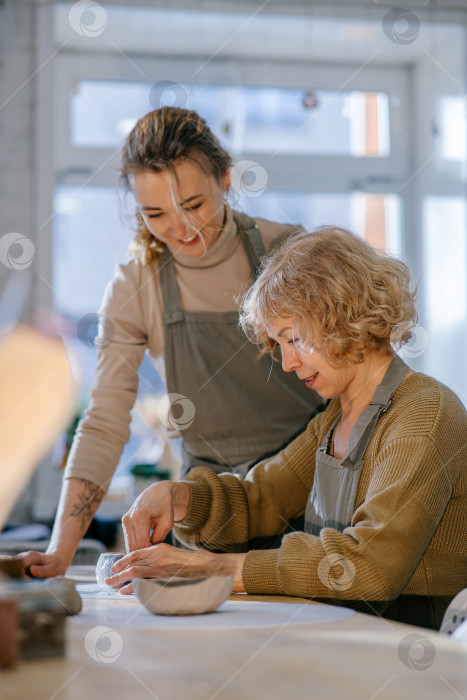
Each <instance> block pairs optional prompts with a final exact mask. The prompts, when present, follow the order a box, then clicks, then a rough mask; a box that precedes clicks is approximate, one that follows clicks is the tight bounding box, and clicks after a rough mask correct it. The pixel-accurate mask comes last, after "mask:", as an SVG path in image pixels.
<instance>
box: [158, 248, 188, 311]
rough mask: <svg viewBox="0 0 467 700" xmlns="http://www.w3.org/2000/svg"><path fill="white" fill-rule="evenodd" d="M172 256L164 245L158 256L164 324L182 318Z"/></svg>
mask: <svg viewBox="0 0 467 700" xmlns="http://www.w3.org/2000/svg"><path fill="white" fill-rule="evenodd" d="M172 258H173V254H172V253H171V252H170V250H169V249H168V248H167V246H164V250H163V252H162V253H161V255H160V257H159V279H160V282H161V292H162V306H163V309H164V324H172V323H177V322H179V321H182V320H183V311H182V304H181V301H180V291H179V289H178V284H177V278H176V276H175V268H174V265H173V262H172Z"/></svg>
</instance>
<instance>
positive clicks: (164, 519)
mask: <svg viewBox="0 0 467 700" xmlns="http://www.w3.org/2000/svg"><path fill="white" fill-rule="evenodd" d="M189 503H190V488H189V486H187V484H185V483H183V482H180V481H179V482H174V481H158V482H157V483H155V484H153V485H152V486H149V487H148V488H147V489H145V490H144V491H143V493H142V494H140V495H139V496H138V498H137V499H136V501H135V502H134V503H133V505H132V506H131V508H130V510H129V511H128V512H127V513H125V515H124V516H123V518H122V525H123V534H124V536H125V545H126V549H127V552H133V551H135V550H139V549H144V548H146V547H151V545H153V544H157V543H158V542H163V541H164V539H165V537H166V536H167V534H168V533H169V532H170V531H171V529H172V528H173V525H174V522H178V521H179V520H183V519H184V517H185V516H186V514H187V512H188V505H189ZM151 530H152V531H153V532H152V534H151Z"/></svg>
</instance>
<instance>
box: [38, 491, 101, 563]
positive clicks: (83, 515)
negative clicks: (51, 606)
mask: <svg viewBox="0 0 467 700" xmlns="http://www.w3.org/2000/svg"><path fill="white" fill-rule="evenodd" d="M104 495H105V491H104V489H102V488H101V487H100V486H98V485H97V484H95V483H93V482H92V481H88V480H87V479H79V478H77V477H72V478H71V479H65V480H64V482H63V487H62V493H61V496H60V501H59V504H58V509H57V515H56V517H55V523H54V527H53V531H52V536H51V539H50V543H49V546H48V548H47V553H50V552H57V553H59V554H60V556H61V558H62V559H63V560H64V561H65V562H66V565H67V566H69V565H70V564H71V561H72V559H73V555H74V553H75V551H76V548H77V546H78V543H79V542H80V540H81V538H82V537H83V535H84V533H85V532H86V530H87V529H88V527H89V524H90V522H91V520H92V518H93V517H94V513H95V512H96V510H97V509H98V507H99V504H100V502H101V501H102V499H103V497H104Z"/></svg>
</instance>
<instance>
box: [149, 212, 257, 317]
mask: <svg viewBox="0 0 467 700" xmlns="http://www.w3.org/2000/svg"><path fill="white" fill-rule="evenodd" d="M233 217H234V220H235V223H236V224H237V234H238V235H239V237H240V239H241V241H242V243H243V247H244V248H245V252H246V254H247V257H248V261H249V263H250V269H251V272H252V274H253V278H255V277H256V274H257V271H258V267H259V261H260V259H261V258H262V257H263V255H264V254H265V250H264V245H263V240H262V238H261V233H260V231H259V229H258V226H257V225H256V222H255V220H254V219H252V218H251V217H250V216H248V215H247V214H242V213H240V212H236V211H235V212H233ZM172 259H173V254H172V253H171V252H170V250H169V248H168V247H167V246H164V250H163V252H162V253H161V255H160V257H159V278H160V282H161V291H162V303H163V308H164V323H165V324H172V323H178V322H179V321H182V320H183V318H184V315H183V309H182V304H181V301H180V291H179V288H178V283H177V277H176V275H175V268H174V265H173V261H172Z"/></svg>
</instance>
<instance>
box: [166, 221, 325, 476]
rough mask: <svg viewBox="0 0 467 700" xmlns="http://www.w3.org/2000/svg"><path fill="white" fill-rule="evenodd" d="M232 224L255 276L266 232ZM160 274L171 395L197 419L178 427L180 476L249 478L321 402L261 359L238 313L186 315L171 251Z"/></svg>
mask: <svg viewBox="0 0 467 700" xmlns="http://www.w3.org/2000/svg"><path fill="white" fill-rule="evenodd" d="M234 219H235V222H236V224H237V235H239V236H240V238H241V241H242V243H243V245H244V247H245V251H246V253H247V256H248V260H249V262H250V268H251V271H252V274H253V277H254V276H255V274H256V271H257V268H258V263H259V260H260V258H261V257H262V256H263V255H264V253H265V250H264V246H263V242H262V239H261V234H260V232H259V229H258V227H257V225H256V223H255V221H254V220H253V219H251V218H250V217H249V216H246V215H245V214H239V213H238V212H234ZM159 269H160V282H161V289H162V299H163V305H164V316H163V322H164V336H165V337H164V353H165V366H166V376H167V391H168V393H169V394H180V395H182V396H183V397H187V398H188V399H189V401H190V402H192V405H193V406H194V418H193V421H192V422H191V423H190V424H188V423H189V421H188V422H187V425H186V426H184V429H183V430H181V435H182V437H183V448H182V451H183V462H184V465H183V469H182V477H183V476H184V474H186V472H187V471H188V470H189V469H190V468H191V467H192V466H197V465H203V466H207V467H210V468H211V469H213V470H214V471H216V472H217V473H220V472H225V471H235V472H236V473H240V474H242V475H244V474H246V472H247V471H248V469H249V468H250V467H251V466H252V465H253V464H255V463H256V462H257V461H259V460H260V459H261V458H262V457H263V456H265V455H270V454H274V453H275V452H277V451H278V450H279V449H280V448H281V447H282V446H283V445H285V444H286V443H287V442H288V441H289V440H290V439H291V437H292V436H294V435H296V434H298V433H299V432H300V431H301V430H303V429H304V428H305V426H306V424H307V423H308V421H309V420H310V419H311V418H312V417H313V416H314V415H315V413H317V411H318V410H323V408H324V405H325V404H324V402H323V399H321V397H320V396H319V395H318V394H317V393H316V392H314V391H311V390H310V389H307V387H306V386H305V383H304V382H301V381H300V380H299V379H298V377H297V376H296V375H295V373H290V374H286V373H285V372H283V370H282V368H281V366H280V363H278V362H274V363H273V362H272V360H271V358H270V357H266V356H265V357H262V358H260V359H258V349H257V347H256V346H255V345H254V344H253V343H251V342H250V341H249V340H248V339H247V338H246V336H245V335H244V333H243V332H242V331H241V329H240V328H239V323H238V312H237V311H232V312H195V311H184V310H183V309H182V307H181V303H180V293H179V289H178V284H177V280H176V276H175V269H174V265H173V263H172V254H171V253H170V251H169V250H168V249H165V250H164V252H163V253H162V255H161V257H160V265H159ZM206 274H207V275H208V274H209V272H206ZM221 291H222V290H219V294H220V293H221Z"/></svg>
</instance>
